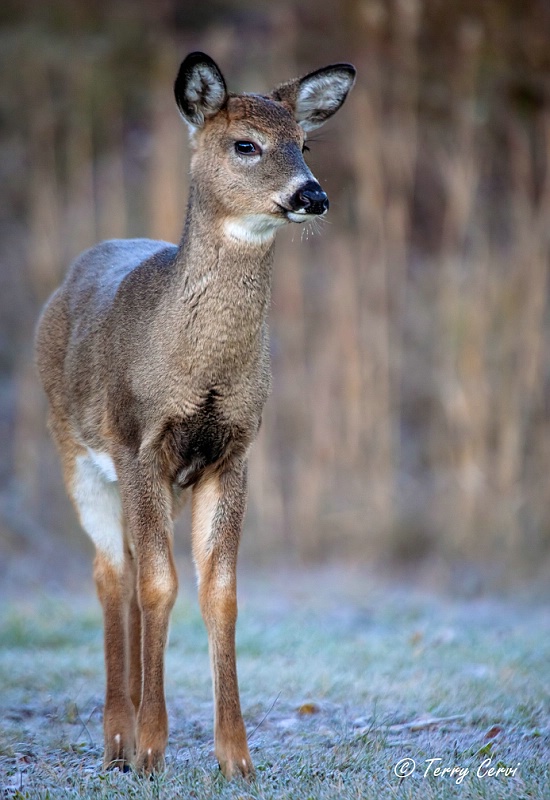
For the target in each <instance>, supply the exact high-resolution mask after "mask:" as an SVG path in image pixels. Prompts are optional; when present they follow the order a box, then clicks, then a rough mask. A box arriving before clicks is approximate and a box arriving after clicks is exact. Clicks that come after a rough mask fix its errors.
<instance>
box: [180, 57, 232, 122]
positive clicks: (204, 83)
mask: <svg viewBox="0 0 550 800" xmlns="http://www.w3.org/2000/svg"><path fill="white" fill-rule="evenodd" d="M187 99H188V100H189V102H190V103H195V104H197V105H203V106H205V107H206V108H208V109H210V108H211V109H213V110H214V111H217V110H218V109H219V108H220V107H221V106H222V105H223V102H224V100H225V86H224V85H223V83H221V82H220V79H219V76H218V73H217V72H216V71H215V70H213V69H211V68H210V66H209V65H208V64H197V65H196V66H195V68H194V70H193V72H192V74H191V76H190V77H189V81H188V83H187Z"/></svg>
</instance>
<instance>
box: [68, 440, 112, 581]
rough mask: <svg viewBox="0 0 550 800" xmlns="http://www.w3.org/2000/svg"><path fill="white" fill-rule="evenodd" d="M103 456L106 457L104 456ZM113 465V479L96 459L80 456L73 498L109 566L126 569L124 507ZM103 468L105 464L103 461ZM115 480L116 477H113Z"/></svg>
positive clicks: (77, 462) (76, 467)
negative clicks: (124, 566)
mask: <svg viewBox="0 0 550 800" xmlns="http://www.w3.org/2000/svg"><path fill="white" fill-rule="evenodd" d="M99 455H100V456H105V454H104V453H100V454H99ZM106 458H107V459H108V461H109V462H110V464H111V472H110V475H111V478H112V479H109V478H108V477H106V476H105V474H104V471H103V469H100V468H99V467H98V463H97V461H96V459H95V458H92V457H91V456H85V455H84V456H77V458H76V463H75V471H74V478H73V483H72V486H71V494H72V497H73V500H74V502H75V505H76V507H77V510H78V515H79V517H80V522H81V524H82V527H83V528H84V530H85V531H86V533H87V534H88V536H89V537H90V539H91V540H92V541H93V543H94V544H95V546H96V548H97V549H98V550H99V551H100V552H101V553H102V555H104V556H105V557H106V558H107V559H108V560H109V562H110V563H111V564H112V565H113V567H116V568H117V569H121V568H122V567H123V565H124V536H123V532H122V504H121V502H120V494H119V491H118V486H117V485H116V484H115V483H114V481H116V473H115V472H114V464H113V463H112V461H111V460H110V459H109V457H108V456H106ZM100 463H101V464H105V463H107V462H105V461H104V460H103V459H100ZM113 476H114V477H113Z"/></svg>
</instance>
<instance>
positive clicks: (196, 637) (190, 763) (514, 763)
mask: <svg viewBox="0 0 550 800" xmlns="http://www.w3.org/2000/svg"><path fill="white" fill-rule="evenodd" d="M183 572H184V573H185V580H182V587H181V589H180V597H179V600H178V603H177V605H176V608H175V611H174V616H173V624H172V629H171V635H170V645H169V649H168V656H167V667H166V671H167V680H166V685H167V696H168V707H169V716H170V742H169V746H168V752H167V765H166V771H165V772H164V773H163V774H161V775H158V776H156V777H155V778H154V779H152V780H146V779H143V778H140V777H139V776H137V775H135V774H133V773H129V774H120V773H118V772H110V773H103V772H102V769H101V758H102V733H101V715H102V702H103V681H104V675H103V657H102V636H101V615H100V610H99V606H98V603H97V601H96V600H95V598H94V597H93V595H92V594H90V593H88V590H87V588H86V587H83V590H82V592H81V593H80V594H79V595H74V594H72V593H71V594H66V593H61V594H60V593H59V592H57V593H56V594H55V596H37V595H32V596H27V597H26V598H21V597H19V599H12V600H10V601H8V602H7V603H5V604H4V610H3V613H2V617H1V620H0V647H1V649H0V688H1V694H0V797H1V798H20V799H21V798H29V799H30V800H45V799H46V798H67V799H68V798H109V799H110V798H121V800H122V799H123V798H158V799H159V800H171V798H199V799H200V798H227V799H228V800H229V799H230V798H232V799H234V800H236V799H237V798H240V800H252V798H262V799H264V798H265V800H268V798H291V800H325V798H343V799H344V800H348V798H349V799H350V800H351V798H357V800H359V798H366V799H367V800H368V799H370V798H372V799H373V800H374V798H377V800H378V798H392V800H404V799H405V798H415V800H416V798H422V800H431V799H432V798H433V799H434V800H443V799H445V800H447V798H455V797H460V798H495V800H497V798H498V800H504V799H505V798H514V799H515V800H518V799H520V798H525V799H526V798H529V799H530V800H531V799H532V798H541V799H542V798H550V773H549V768H548V761H549V753H550V747H549V745H550V714H549V711H550V694H549V687H550V636H549V633H550V613H549V607H548V605H547V604H546V603H545V602H544V600H541V599H540V597H539V598H538V599H537V598H535V597H533V595H532V594H531V596H527V595H522V596H521V597H520V596H517V595H516V596H515V597H512V596H510V595H508V596H507V597H500V598H496V597H494V596H491V597H487V596H478V597H475V598H472V597H470V598H464V597H457V596H455V597H452V596H449V595H448V594H447V595H446V594H443V593H437V594H436V593H428V592H425V591H424V592H422V591H420V590H419V589H418V588H413V587H411V586H409V587H406V586H404V585H403V583H402V582H401V583H399V584H396V583H395V582H393V583H387V582H386V581H383V580H381V579H379V578H376V579H375V578H373V576H369V575H367V573H366V572H363V571H361V570H358V569H352V568H341V569H336V568H331V569H314V570H298V569H293V570H289V569H288V568H285V569H280V570H279V569H275V568H273V569H271V570H269V571H268V570H265V571H264V570H256V571H246V570H245V571H244V572H242V574H241V575H240V584H239V597H240V615H239V624H238V660H239V678H240V684H241V697H242V705H243V713H244V717H245V723H246V725H247V729H248V731H249V740H250V749H251V753H252V758H253V760H254V763H255V765H256V779H255V780H254V781H253V782H250V783H246V782H244V781H242V780H237V781H234V782H232V783H226V782H225V781H224V779H223V777H222V776H221V774H220V773H219V770H218V769H217V765H216V762H215V759H214V756H213V750H212V703H211V686H210V676H209V663H208V650H207V642H206V634H205V631H204V628H203V625H202V621H201V619H200V614H199V611H198V607H197V603H196V599H195V594H194V590H193V585H192V581H191V580H188V577H189V576H188V575H187V573H188V569H187V568H186V567H184V568H183ZM497 772H498V774H496V773H497Z"/></svg>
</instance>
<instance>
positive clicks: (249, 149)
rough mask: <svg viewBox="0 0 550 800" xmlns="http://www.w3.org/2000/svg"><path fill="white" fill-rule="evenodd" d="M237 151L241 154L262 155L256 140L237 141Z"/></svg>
mask: <svg viewBox="0 0 550 800" xmlns="http://www.w3.org/2000/svg"><path fill="white" fill-rule="evenodd" d="M235 152H236V153H238V154H239V155H240V156H261V154H262V151H261V150H260V148H259V147H258V145H257V144H254V142H235Z"/></svg>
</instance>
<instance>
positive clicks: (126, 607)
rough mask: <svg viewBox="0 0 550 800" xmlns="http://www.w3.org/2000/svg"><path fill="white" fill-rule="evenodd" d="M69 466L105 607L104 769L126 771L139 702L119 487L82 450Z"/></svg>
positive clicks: (131, 576) (131, 575)
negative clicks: (93, 547) (132, 684)
mask: <svg viewBox="0 0 550 800" xmlns="http://www.w3.org/2000/svg"><path fill="white" fill-rule="evenodd" d="M69 466H70V468H69V469H68V470H67V468H65V467H66V465H65V464H64V468H65V472H66V479H67V478H68V480H67V484H68V489H69V493H70V495H71V497H72V499H73V501H74V504H75V506H76V509H77V511H78V515H79V517H80V521H81V524H82V527H83V528H84V530H85V531H86V533H87V534H88V535H89V536H90V538H91V539H92V541H93V542H94V544H95V546H96V557H95V561H94V579H95V583H96V588H97V593H98V596H99V600H100V602H101V605H102V608H103V621H104V646H105V669H106V691H105V707H104V713H103V728H104V734H105V753H104V766H105V768H106V769H107V768H114V767H119V768H120V769H122V770H126V769H128V767H129V765H130V764H131V763H132V761H133V759H134V755H135V747H136V709H135V707H134V702H139V698H135V699H134V702H132V700H133V698H132V697H131V694H130V668H131V655H132V654H133V652H135V649H136V648H135V645H134V646H133V647H131V646H130V627H131V626H130V609H131V607H132V604H133V602H135V601H134V600H133V597H134V596H135V570H134V567H133V559H132V554H131V552H130V549H129V545H128V542H126V541H125V537H124V530H123V522H122V507H121V502H120V495H119V491H118V484H117V483H116V482H115V481H113V480H112V478H113V477H116V476H113V475H109V474H105V472H104V471H102V469H101V465H98V464H97V463H96V461H94V459H93V458H92V457H91V456H90V454H89V453H88V452H87V451H84V450H81V451H80V452H78V453H77V454H75V456H74V459H73V463H72V464H71V465H69ZM67 472H68V473H69V474H68V475H67ZM132 617H133V618H134V620H135V617H134V615H133V614H132ZM132 627H133V628H134V630H133V631H132V632H133V634H134V636H136V635H137V636H138V637H139V635H140V634H139V629H138V631H137V632H136V631H135V627H136V626H135V622H134V625H133V626H132ZM138 647H139V645H138ZM136 670H138V671H139V674H138V675H136ZM132 673H133V674H132V677H133V683H134V688H133V690H134V693H135V692H136V691H137V690H136V689H135V684H136V683H139V682H140V681H141V668H140V665H139V664H137V665H136V664H132Z"/></svg>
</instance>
